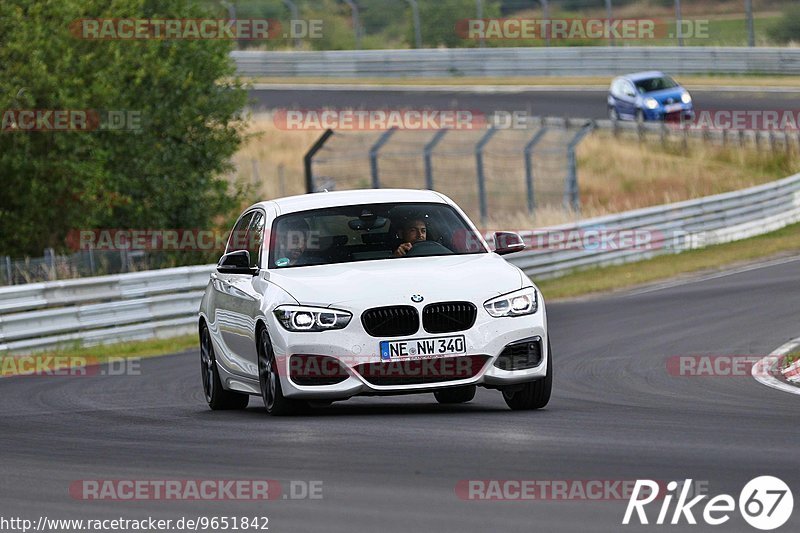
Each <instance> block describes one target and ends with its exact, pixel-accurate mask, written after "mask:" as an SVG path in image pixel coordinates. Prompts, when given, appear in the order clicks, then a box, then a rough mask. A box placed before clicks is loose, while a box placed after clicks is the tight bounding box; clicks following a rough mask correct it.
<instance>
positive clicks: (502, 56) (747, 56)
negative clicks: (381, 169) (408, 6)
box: [231, 46, 800, 78]
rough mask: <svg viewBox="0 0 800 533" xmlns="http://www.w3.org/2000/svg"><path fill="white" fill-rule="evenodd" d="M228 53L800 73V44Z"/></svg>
mask: <svg viewBox="0 0 800 533" xmlns="http://www.w3.org/2000/svg"><path fill="white" fill-rule="evenodd" d="M231 56H232V57H233V59H234V60H235V62H236V67H237V71H238V73H239V74H240V75H242V76H253V77H259V78H287V77H304V76H305V77H315V78H318V77H328V78H359V77H365V78H403V77H412V78H425V77H442V78H447V77H455V76H478V77H495V76H511V77H515V76H581V75H593V76H615V75H618V74H623V73H626V72H634V71H637V70H652V69H653V68H659V69H661V70H664V71H668V72H670V73H671V74H705V73H715V74H780V75H798V74H800V48H736V47H705V46H704V47H677V46H675V47H667V46H657V47H626V46H613V47H612V46H584V47H557V48H442V49H439V48H436V49H419V50H337V51H324V52H264V51H236V52H232V53H231Z"/></svg>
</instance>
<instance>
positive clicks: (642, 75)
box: [621, 70, 664, 81]
mask: <svg viewBox="0 0 800 533" xmlns="http://www.w3.org/2000/svg"><path fill="white" fill-rule="evenodd" d="M621 77H622V78H625V79H626V80H630V81H639V80H648V79H651V78H663V77H664V73H663V72H661V71H660V70H646V71H644V72H632V73H631V74H623V75H622V76H621Z"/></svg>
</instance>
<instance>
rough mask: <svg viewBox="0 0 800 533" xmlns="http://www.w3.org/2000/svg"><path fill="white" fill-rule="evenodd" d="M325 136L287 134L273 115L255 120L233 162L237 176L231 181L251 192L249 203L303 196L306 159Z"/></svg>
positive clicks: (302, 133)
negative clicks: (312, 146) (309, 149)
mask: <svg viewBox="0 0 800 533" xmlns="http://www.w3.org/2000/svg"><path fill="white" fill-rule="evenodd" d="M321 133H322V132H319V131H284V130H280V129H278V128H277V127H276V126H275V125H274V123H273V121H272V117H271V115H266V114H264V115H257V116H255V117H253V120H251V121H250V125H249V127H248V129H247V139H246V141H245V143H244V144H243V146H242V148H241V149H240V150H239V152H238V153H237V154H236V155H235V156H234V158H233V163H234V165H235V166H236V172H235V175H234V176H231V179H232V180H235V181H238V182H239V183H241V184H243V185H246V186H248V187H249V188H250V192H249V194H248V196H249V198H248V200H253V201H255V200H267V199H270V198H280V197H282V196H291V195H293V194H303V193H304V192H306V190H305V181H304V180H305V178H304V171H303V155H304V154H305V153H306V151H307V150H308V148H309V147H310V146H311V145H312V144H314V141H315V140H316V139H317V138H318V137H319V136H320V135H321Z"/></svg>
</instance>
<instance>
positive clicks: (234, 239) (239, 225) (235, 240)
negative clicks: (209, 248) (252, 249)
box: [225, 211, 253, 254]
mask: <svg viewBox="0 0 800 533" xmlns="http://www.w3.org/2000/svg"><path fill="white" fill-rule="evenodd" d="M252 219H253V212H252V211H251V212H249V213H246V214H245V215H244V216H242V218H240V219H239V220H238V222H236V225H235V226H234V227H233V230H232V231H231V235H230V237H228V246H227V247H226V248H225V253H226V254H227V253H229V252H234V251H236V250H247V228H248V227H249V226H250V221H251V220H252Z"/></svg>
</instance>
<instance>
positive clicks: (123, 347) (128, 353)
mask: <svg viewBox="0 0 800 533" xmlns="http://www.w3.org/2000/svg"><path fill="white" fill-rule="evenodd" d="M198 346H199V343H198V338H197V335H184V336H180V337H172V338H169V339H151V340H146V341H132V342H121V343H118V344H104V345H97V346H87V347H81V346H79V345H70V346H63V347H60V348H57V349H51V350H46V351H42V352H37V353H35V354H31V355H30V356H22V357H25V358H26V359H27V358H29V359H30V360H40V361H43V360H45V358H47V357H51V356H52V357H54V358H57V363H58V364H57V365H56V367H55V368H50V370H60V369H63V368H67V367H70V366H75V365H85V364H97V363H104V362H108V361H113V360H119V359H134V358H135V359H140V358H144V357H157V356H160V355H166V354H171V353H176V352H182V351H185V350H190V349H192V348H197V347H198ZM9 355H11V354H5V355H0V363H2V360H3V358H4V357H8V356H9ZM17 373H18V372H16V371H15V365H12V364H5V365H0V376H10V375H15V374H17Z"/></svg>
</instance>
